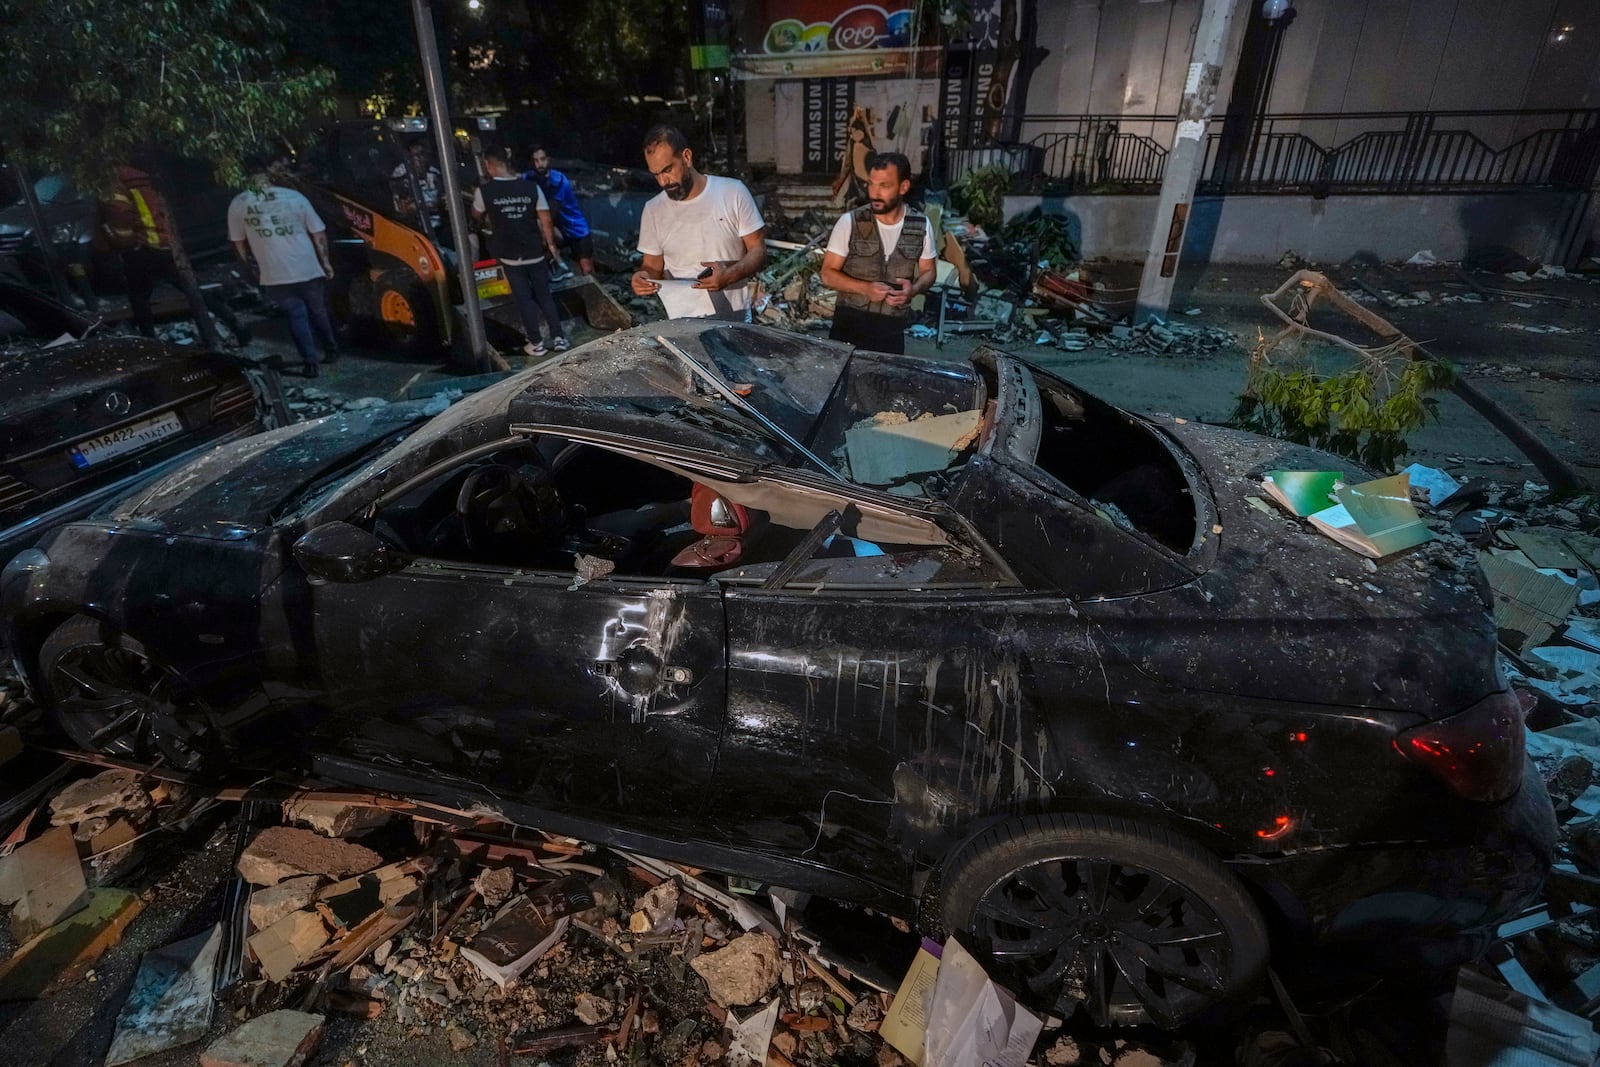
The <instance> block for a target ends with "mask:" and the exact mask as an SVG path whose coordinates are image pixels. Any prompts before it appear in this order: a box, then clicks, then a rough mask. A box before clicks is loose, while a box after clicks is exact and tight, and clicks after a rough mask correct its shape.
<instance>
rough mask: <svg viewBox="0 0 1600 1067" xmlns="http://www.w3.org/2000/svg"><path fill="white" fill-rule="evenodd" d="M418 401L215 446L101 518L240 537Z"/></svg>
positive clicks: (358, 452)
mask: <svg viewBox="0 0 1600 1067" xmlns="http://www.w3.org/2000/svg"><path fill="white" fill-rule="evenodd" d="M422 407H423V402H421V401H418V402H414V403H407V404H390V405H388V406H386V407H381V408H368V409H366V410H363V411H355V412H344V413H341V414H337V415H329V416H326V417H325V418H321V419H313V420H311V421H310V422H297V423H294V424H293V425H291V426H284V427H281V428H279V429H276V430H269V431H267V432H266V433H261V434H257V435H255V436H254V437H250V438H247V439H246V440H243V441H236V442H233V443H231V444H225V445H222V446H220V447H218V448H214V449H212V450H211V451H210V452H207V453H206V454H205V455H203V456H201V457H200V458H199V459H196V460H195V461H194V462H192V463H190V464H188V465H186V466H183V467H180V468H179V469H178V470H176V471H174V472H173V473H171V474H169V475H167V476H165V477H163V478H161V479H159V480H157V481H155V482H153V483H151V484H148V485H145V486H142V487H141V488H140V489H139V490H138V491H137V492H134V493H132V494H131V495H129V496H127V497H125V498H124V499H122V500H120V501H118V502H117V503H116V504H114V505H112V506H111V507H110V508H109V509H107V510H106V511H105V512H103V513H101V515H100V516H99V518H100V519H101V520H103V521H108V522H114V523H128V524H132V525H137V526H144V527H148V528H151V529H159V530H160V531H162V532H163V533H168V534H181V535H186V536H196V537H219V538H227V539H243V538H246V537H249V536H251V535H252V534H255V533H257V532H258V531H260V530H263V529H266V528H267V527H269V526H271V525H272V521H273V518H274V516H275V515H277V513H278V512H279V511H281V510H282V509H283V508H284V507H285V506H286V505H287V504H289V503H290V502H291V501H293V499H294V498H295V497H296V496H298V495H300V494H302V493H304V492H305V491H306V490H307V489H308V488H309V487H310V486H311V485H312V484H313V483H315V482H317V481H319V480H321V479H323V478H325V477H328V476H330V475H332V474H334V473H335V472H337V471H339V470H340V469H341V468H344V467H347V466H349V465H350V464H351V463H353V462H354V461H355V460H356V459H357V458H359V457H361V456H363V455H364V454H366V453H367V452H368V451H369V450H370V449H372V448H373V447H374V446H375V445H377V444H378V443H379V442H382V441H385V440H387V439H389V438H391V437H392V436H393V435H395V434H396V433H398V432H399V431H401V430H403V429H405V428H406V427H408V426H411V425H413V424H415V423H418V422H420V421H421V420H422V419H424V418H425V416H424V415H423V414H422Z"/></svg>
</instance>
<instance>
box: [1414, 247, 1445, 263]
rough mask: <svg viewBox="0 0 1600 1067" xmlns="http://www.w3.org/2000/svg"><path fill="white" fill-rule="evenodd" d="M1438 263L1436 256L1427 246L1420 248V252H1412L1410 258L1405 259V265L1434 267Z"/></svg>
mask: <svg viewBox="0 0 1600 1067" xmlns="http://www.w3.org/2000/svg"><path fill="white" fill-rule="evenodd" d="M1438 264H1439V260H1438V257H1436V256H1435V255H1434V254H1433V251H1432V250H1431V249H1427V248H1424V249H1422V250H1421V251H1420V252H1414V253H1412V256H1411V258H1410V259H1408V260H1406V266H1408V267H1434V266H1438Z"/></svg>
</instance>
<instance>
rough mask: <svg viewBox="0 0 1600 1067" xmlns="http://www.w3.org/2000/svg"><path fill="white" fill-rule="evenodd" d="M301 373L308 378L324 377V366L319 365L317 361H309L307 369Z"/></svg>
mask: <svg viewBox="0 0 1600 1067" xmlns="http://www.w3.org/2000/svg"><path fill="white" fill-rule="evenodd" d="M300 373H301V374H302V375H304V376H305V377H307V378H320V377H322V368H320V367H318V366H317V365H316V364H315V363H307V364H306V368H305V370H303V371H301V372H300Z"/></svg>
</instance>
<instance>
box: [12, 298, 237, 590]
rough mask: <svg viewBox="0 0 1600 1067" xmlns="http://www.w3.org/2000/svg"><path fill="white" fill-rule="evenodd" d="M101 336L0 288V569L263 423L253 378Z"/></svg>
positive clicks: (89, 322) (214, 355) (185, 354)
mask: <svg viewBox="0 0 1600 1067" xmlns="http://www.w3.org/2000/svg"><path fill="white" fill-rule="evenodd" d="M100 326H101V324H100V320H99V319H97V318H93V317H90V316H86V315H83V314H81V313H79V312H76V311H73V310H71V309H70V308H68V307H66V306H65V305H63V304H60V303H58V302H57V301H55V300H52V299H51V298H50V297H48V296H46V295H45V294H43V293H41V292H38V291H36V290H34V289H32V288H29V287H28V286H26V285H21V284H15V283H13V282H9V281H5V280H0V427H3V428H0V560H7V559H10V558H11V557H12V556H13V555H15V554H16V552H17V551H19V550H20V549H23V548H26V547H27V546H28V545H30V544H32V543H33V542H34V541H36V540H37V539H38V538H39V537H40V535H41V534H43V533H45V532H46V531H47V530H49V529H51V528H52V527H53V526H56V525H59V524H60V523H62V522H66V521H68V520H70V519H76V518H82V517H83V516H85V515H87V514H89V513H90V512H91V511H93V510H94V509H95V507H97V506H98V505H100V504H103V503H105V502H106V501H108V500H112V499H115V498H116V497H118V496H121V495H122V494H123V493H126V492H127V491H128V490H129V489H130V488H131V487H132V485H133V484H134V483H135V482H137V481H138V480H139V479H140V478H145V477H149V476H151V475H152V474H153V473H154V472H156V471H159V470H161V469H163V467H172V466H175V465H177V464H181V463H183V462H184V461H186V460H188V459H192V458H193V457H194V456H196V455H198V454H199V453H200V452H201V451H203V450H204V449H205V448H206V447H208V446H210V445H213V444H216V443H218V442H221V441H230V440H235V439H238V438H241V437H247V436H249V435H250V434H252V433H255V432H257V431H258V430H260V429H261V427H262V425H263V422H262V417H261V415H262V411H263V410H264V409H265V407H266V405H265V404H264V403H261V402H259V401H258V398H260V397H263V396H264V395H265V390H266V388H267V387H266V385H265V384H264V382H262V381H261V380H260V372H255V371H251V370H248V369H246V368H245V367H243V366H242V365H241V364H240V363H239V361H238V360H236V359H234V358H232V357H231V356H228V355H224V354H222V353H218V352H209V351H198V350H193V349H188V350H186V349H183V348H180V347H178V346H177V345H171V344H167V343H165V342H163V341H156V340H150V339H147V338H143V337H125V336H121V335H118V334H109V333H106V332H105V331H104V330H102V329H101V328H100ZM253 377H254V378H255V379H256V380H252V378H253Z"/></svg>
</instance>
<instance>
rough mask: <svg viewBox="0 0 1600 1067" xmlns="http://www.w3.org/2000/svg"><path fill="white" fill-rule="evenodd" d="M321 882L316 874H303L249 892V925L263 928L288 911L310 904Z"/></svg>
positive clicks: (315, 896) (297, 909)
mask: <svg viewBox="0 0 1600 1067" xmlns="http://www.w3.org/2000/svg"><path fill="white" fill-rule="evenodd" d="M321 882H322V879H321V878H319V877H318V876H317V875H314V874H304V875H301V876H300V877H298V878H290V879H288V880H286V881H282V882H279V883H278V884H277V885H273V886H266V887H264V888H261V889H257V890H255V891H254V892H252V893H251V894H250V925H251V926H253V927H255V928H256V929H257V930H265V929H266V928H267V927H269V926H272V925H273V924H274V923H276V922H278V920H280V919H282V918H283V917H284V916H285V915H288V914H289V913H290V912H294V911H299V910H300V909H302V908H305V907H308V906H310V904H311V902H312V901H313V900H315V899H317V886H318V885H320V884H321Z"/></svg>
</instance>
